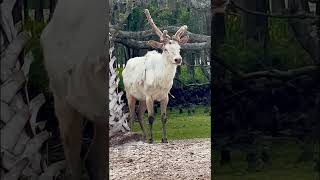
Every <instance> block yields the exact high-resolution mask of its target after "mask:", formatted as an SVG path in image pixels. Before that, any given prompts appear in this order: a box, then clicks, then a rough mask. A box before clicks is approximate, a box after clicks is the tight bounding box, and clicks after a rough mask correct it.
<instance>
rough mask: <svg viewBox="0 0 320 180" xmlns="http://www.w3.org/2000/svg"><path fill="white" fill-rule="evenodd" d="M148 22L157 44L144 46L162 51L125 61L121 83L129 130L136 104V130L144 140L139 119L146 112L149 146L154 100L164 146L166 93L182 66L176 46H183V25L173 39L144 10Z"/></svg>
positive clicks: (184, 32)
mask: <svg viewBox="0 0 320 180" xmlns="http://www.w3.org/2000/svg"><path fill="white" fill-rule="evenodd" d="M145 15H146V17H147V20H148V23H149V24H150V26H151V27H152V30H153V32H154V33H156V35H158V36H159V37H160V42H157V41H153V40H151V41H148V45H150V46H151V47H153V48H155V49H162V53H158V52H157V51H149V52H148V53H147V54H146V55H145V56H143V57H135V58H131V59H129V60H128V62H127V65H126V67H125V69H124V70H123V72H122V76H123V83H124V86H125V90H126V95H127V100H128V106H129V111H130V126H131V129H132V124H133V120H134V117H135V104H136V101H137V100H138V101H140V102H139V112H138V119H139V124H140V127H141V129H142V131H143V135H144V138H146V131H145V128H144V125H143V116H144V113H145V111H146V110H148V121H149V127H150V139H149V141H150V143H152V142H153V133H152V124H153V122H154V120H155V118H154V107H153V105H154V101H160V107H161V122H162V142H163V143H167V137H166V122H167V113H166V109H167V105H168V101H169V97H168V94H169V91H170V89H171V88H172V84H173V79H174V76H175V73H176V69H177V66H178V65H181V63H182V57H181V55H180V45H182V44H185V43H187V41H188V39H189V36H188V35H187V26H186V25H184V26H182V27H181V28H180V29H179V30H178V31H177V32H176V33H175V35H174V36H172V37H170V36H169V35H168V31H167V30H164V31H163V32H161V31H160V29H159V28H158V27H157V26H156V25H155V24H154V22H153V20H152V18H151V16H150V13H149V11H148V10H147V9H146V10H145Z"/></svg>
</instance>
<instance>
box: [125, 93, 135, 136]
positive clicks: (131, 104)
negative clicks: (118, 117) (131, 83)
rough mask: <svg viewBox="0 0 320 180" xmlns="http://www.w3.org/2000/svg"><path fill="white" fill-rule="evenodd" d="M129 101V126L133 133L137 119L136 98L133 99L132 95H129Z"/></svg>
mask: <svg viewBox="0 0 320 180" xmlns="http://www.w3.org/2000/svg"><path fill="white" fill-rule="evenodd" d="M127 100H128V106H129V126H130V130H131V131H132V128H133V121H134V118H135V113H136V101H137V100H136V98H135V97H133V96H132V95H129V94H128V95H127Z"/></svg>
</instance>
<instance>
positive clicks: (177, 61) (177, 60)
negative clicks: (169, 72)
mask: <svg viewBox="0 0 320 180" xmlns="http://www.w3.org/2000/svg"><path fill="white" fill-rule="evenodd" d="M181 61H182V59H181V58H175V59H174V62H176V63H177V64H180V63H181Z"/></svg>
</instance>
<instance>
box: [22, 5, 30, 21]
mask: <svg viewBox="0 0 320 180" xmlns="http://www.w3.org/2000/svg"><path fill="white" fill-rule="evenodd" d="M23 16H24V20H25V21H27V20H29V5H28V0H23Z"/></svg>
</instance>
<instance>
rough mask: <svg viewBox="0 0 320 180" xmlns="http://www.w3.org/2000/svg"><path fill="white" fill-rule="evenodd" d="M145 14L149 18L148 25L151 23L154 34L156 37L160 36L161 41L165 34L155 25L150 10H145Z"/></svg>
mask: <svg viewBox="0 0 320 180" xmlns="http://www.w3.org/2000/svg"><path fill="white" fill-rule="evenodd" d="M144 14H145V15H146V17H147V20H148V23H149V25H150V26H151V28H152V30H153V32H154V33H156V35H158V36H159V37H160V39H161V38H162V36H163V34H162V32H161V31H160V29H159V28H158V27H157V26H156V25H155V24H154V22H153V19H152V17H151V15H150V12H149V10H148V9H145V10H144Z"/></svg>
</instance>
